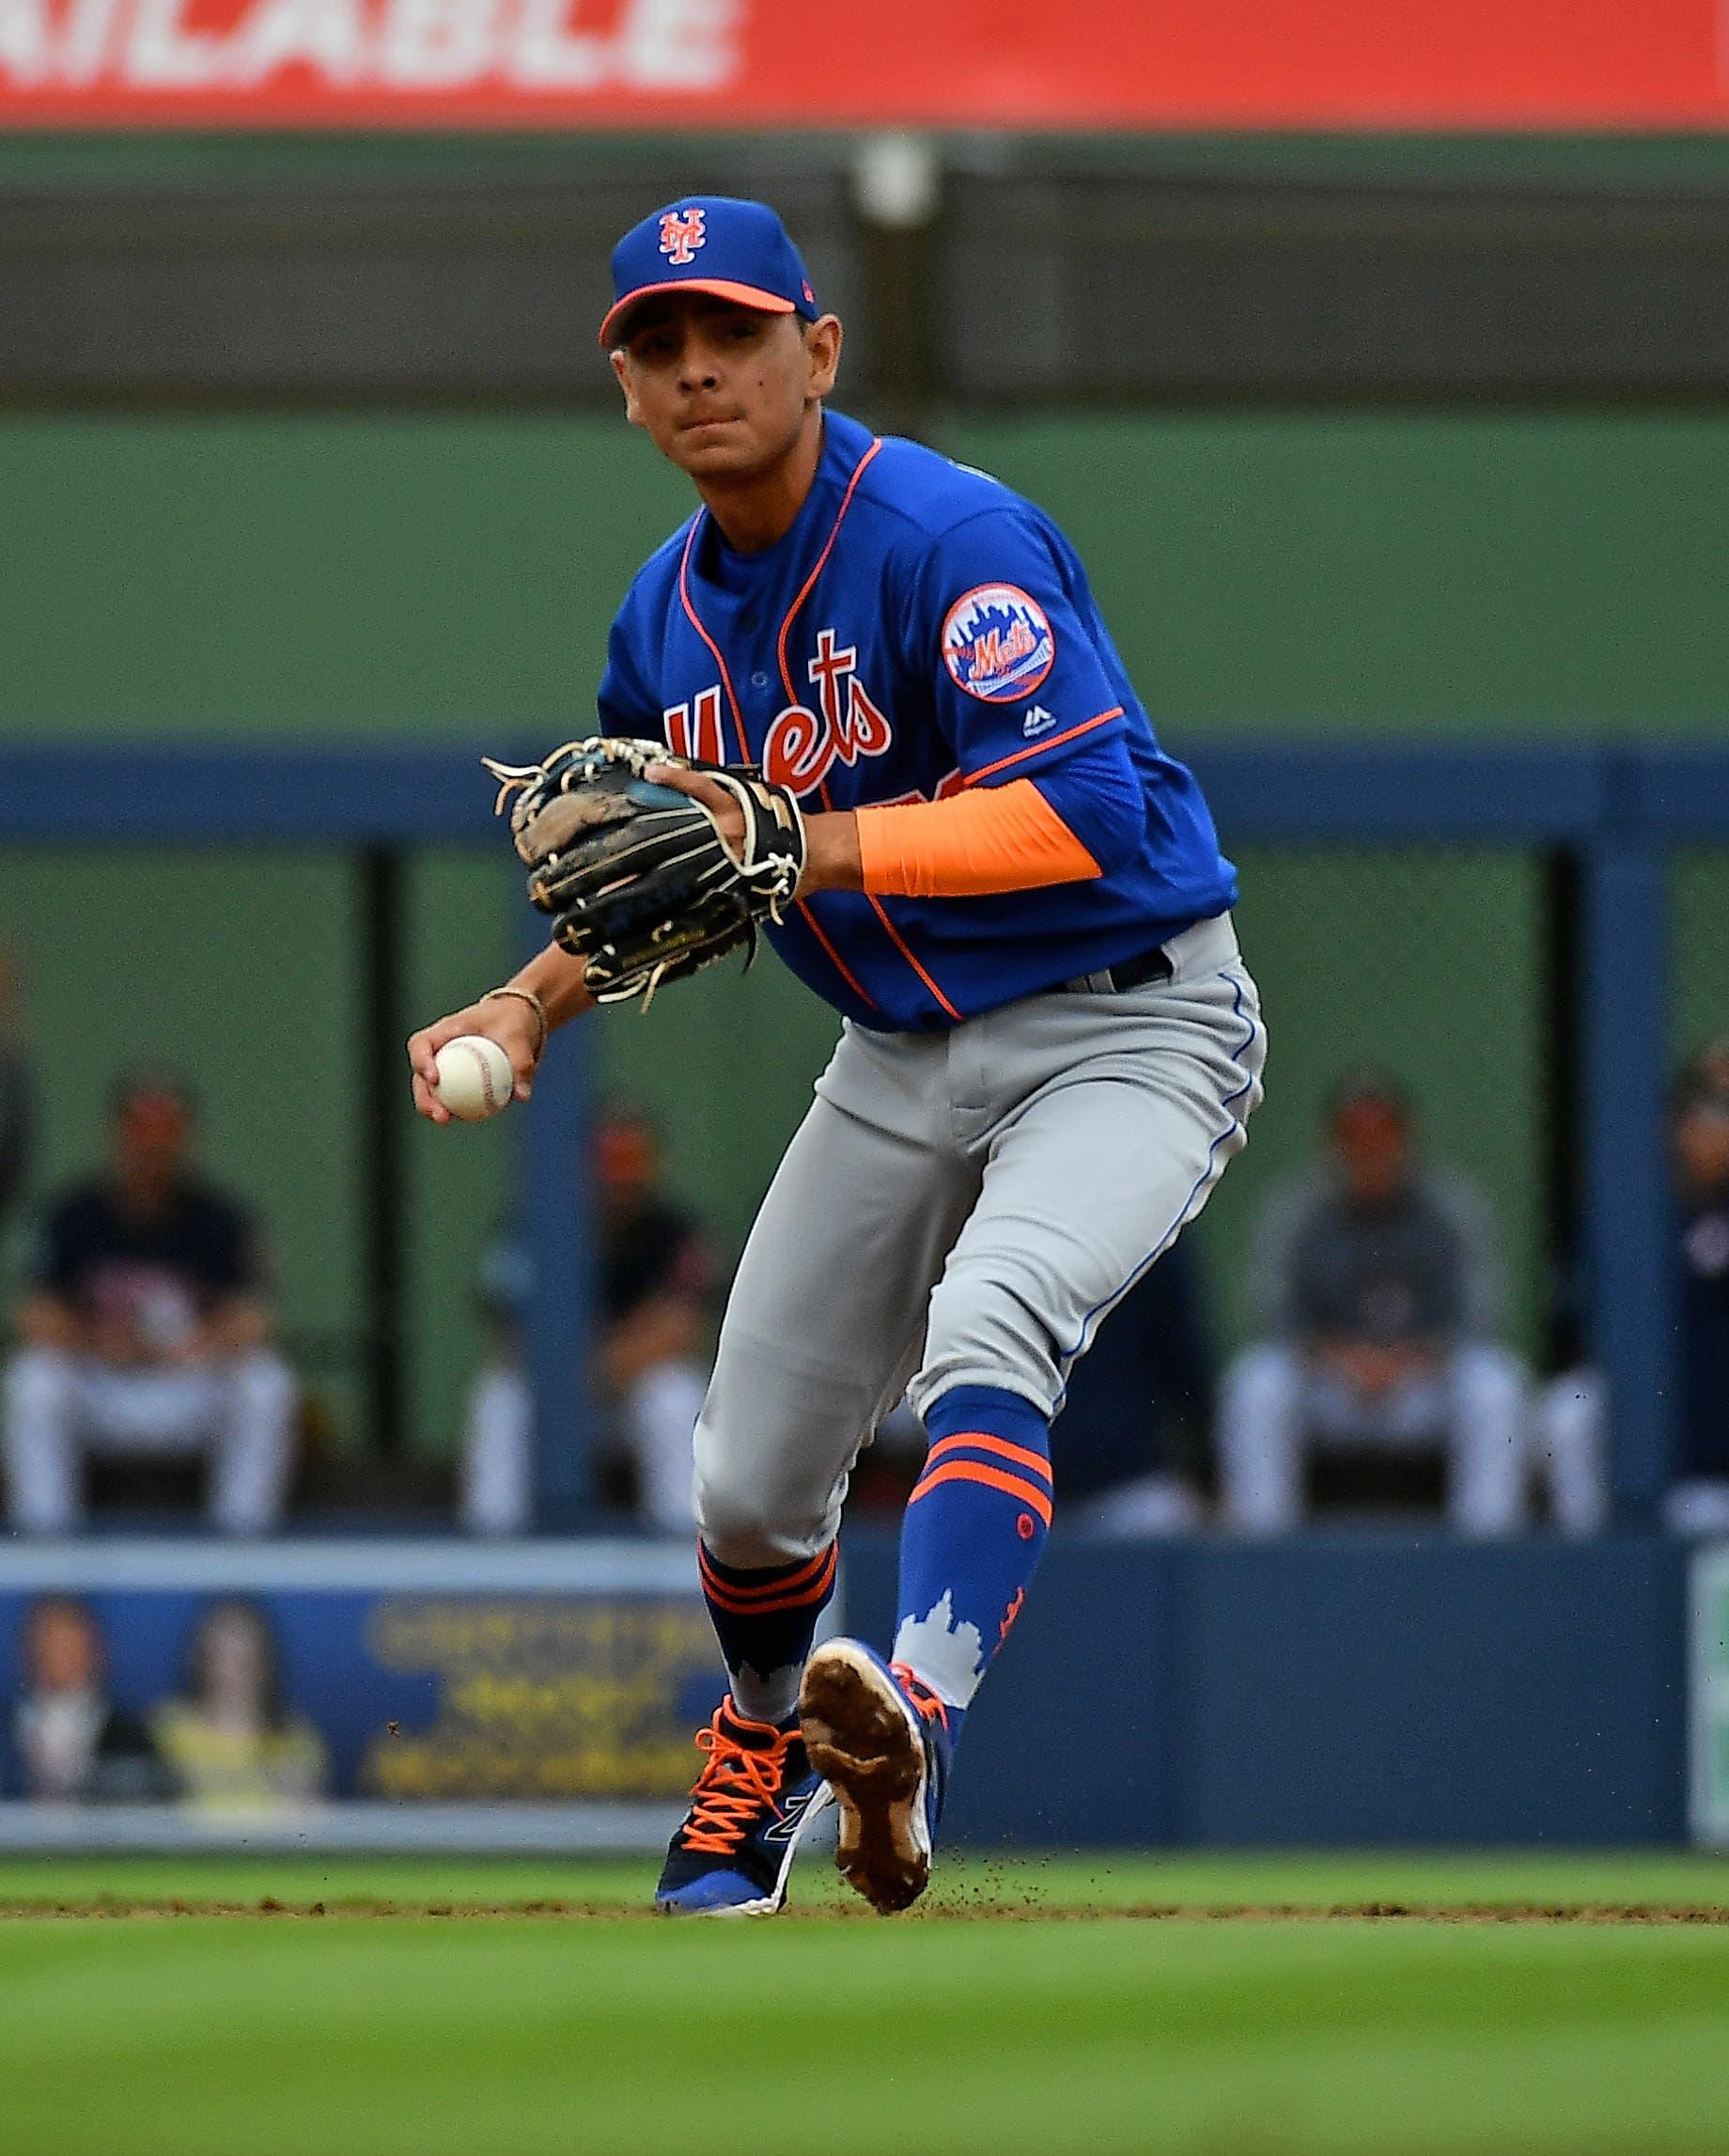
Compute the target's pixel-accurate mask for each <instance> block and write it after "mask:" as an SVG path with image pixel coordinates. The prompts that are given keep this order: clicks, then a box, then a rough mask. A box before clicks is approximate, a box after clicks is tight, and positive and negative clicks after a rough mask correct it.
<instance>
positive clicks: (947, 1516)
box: [893, 1385, 1051, 1737]
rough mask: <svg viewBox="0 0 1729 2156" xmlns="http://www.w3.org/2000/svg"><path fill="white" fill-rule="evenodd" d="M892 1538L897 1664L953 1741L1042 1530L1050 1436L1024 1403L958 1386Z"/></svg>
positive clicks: (942, 1409) (940, 1415)
mask: <svg viewBox="0 0 1729 2156" xmlns="http://www.w3.org/2000/svg"><path fill="white" fill-rule="evenodd" d="M926 1428H927V1430H928V1431H929V1433H930V1450H929V1453H928V1454H927V1457H926V1461H925V1472H924V1474H923V1475H922V1476H920V1477H919V1481H918V1485H917V1487H916V1488H915V1489H914V1491H913V1492H912V1495H911V1498H910V1499H909V1500H908V1503H907V1516H906V1520H905V1522H904V1523H903V1524H902V1527H901V1531H900V1606H899V1611H898V1615H897V1618H896V1630H895V1651H894V1657H893V1659H894V1661H895V1662H896V1664H904V1665H905V1667H906V1668H907V1669H909V1670H910V1671H911V1673H912V1675H913V1676H914V1677H915V1678H916V1679H918V1681H919V1683H920V1684H921V1685H922V1686H923V1687H924V1688H925V1689H926V1690H927V1691H929V1692H933V1693H935V1695H937V1697H938V1698H939V1699H940V1700H941V1701H942V1704H943V1707H944V1708H945V1710H946V1715H945V1719H946V1721H947V1724H948V1728H949V1734H950V1736H951V1737H958V1735H959V1733H960V1725H961V1722H962V1720H963V1719H964V1716H965V1711H966V1709H967V1707H968V1706H969V1704H970V1703H971V1701H972V1698H973V1695H974V1692H975V1691H976V1690H977V1689H978V1683H979V1679H981V1678H982V1677H983V1676H984V1674H985V1670H986V1668H987V1667H988V1666H989V1663H990V1660H991V1657H992V1656H993V1655H994V1654H995V1653H996V1651H997V1649H998V1648H1000V1647H1001V1646H1002V1644H1003V1642H1004V1641H1005V1639H1006V1638H1007V1637H1008V1633H1009V1628H1010V1626H1012V1625H1013V1623H1014V1621H1015V1619H1016V1618H1017V1617H1019V1616H1020V1606H1021V1604H1022V1602H1023V1601H1025V1600H1026V1588H1027V1582H1028V1581H1029V1580H1030V1579H1031V1578H1032V1577H1033V1571H1034V1568H1035V1567H1036V1565H1037V1563H1038V1559H1039V1555H1040V1553H1041V1552H1042V1551H1043V1549H1044V1546H1045V1538H1046V1535H1047V1533H1048V1532H1049V1530H1050V1526H1051V1426H1050V1423H1049V1421H1048V1419H1047V1418H1046V1416H1045V1415H1043V1414H1041V1413H1040V1412H1039V1410H1038V1409H1037V1408H1036V1407H1035V1406H1034V1405H1033V1403H1032V1402H1031V1401H1030V1400H1025V1399H1022V1398H1020V1396H1019V1395H1018V1394H1015V1393H1006V1392H999V1391H998V1390H997V1388H996V1387H995V1386H993V1385H957V1386H956V1387H955V1388H954V1389H953V1390H952V1391H950V1392H946V1393H944V1394H943V1395H942V1398H941V1399H939V1400H938V1401H936V1403H935V1404H934V1405H933V1406H932V1408H931V1410H930V1412H929V1414H927V1417H926Z"/></svg>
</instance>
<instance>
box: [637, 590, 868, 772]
mask: <svg viewBox="0 0 1729 2156" xmlns="http://www.w3.org/2000/svg"><path fill="white" fill-rule="evenodd" d="M858 664H859V654H858V647H857V646H856V645H851V644H848V645H842V644H840V643H839V641H838V640H837V638H836V637H835V634H834V632H833V630H832V629H819V630H818V632H817V655H816V657H815V658H814V659H813V660H812V661H811V662H810V664H809V667H808V669H807V671H808V673H809V675H810V678H811V680H812V681H813V682H814V683H815V684H816V688H817V700H818V705H819V706H820V709H819V710H818V711H812V710H811V709H810V707H809V705H807V704H788V705H787V708H786V710H785V711H782V712H780V713H779V715H778V716H777V717H776V718H775V719H774V721H773V722H772V724H771V726H770V727H769V731H768V734H767V736H766V737H765V739H764V742H763V750H762V768H763V772H764V773H765V775H766V776H768V777H769V778H771V779H772V780H773V781H774V783H775V785H776V786H785V787H790V788H791V789H792V791H793V792H794V793H809V792H810V791H811V790H812V789H814V788H816V787H818V786H820V785H821V784H822V782H823V780H824V779H825V778H826V777H827V776H828V775H829V773H830V771H831V770H832V769H833V766H834V765H835V764H836V763H846V764H852V763H856V762H857V761H858V759H859V758H861V757H878V756H881V755H883V754H884V753H885V752H886V751H887V749H888V748H889V747H890V746H891V744H892V743H893V742H894V739H895V736H894V732H893V729H892V728H891V727H890V726H889V722H888V719H887V717H886V716H885V715H884V713H883V711H882V710H881V709H880V706H879V705H878V704H877V703H876V702H874V701H873V699H872V698H871V696H870V695H869V693H868V692H867V691H866V689H865V684H864V683H863V682H862V681H861V680H859V677H858V671H857V669H858ZM661 715H662V720H663V722H664V724H665V726H666V742H667V746H668V747H669V748H671V749H672V751H673V753H674V754H675V755H676V756H688V757H697V758H701V759H702V760H704V761H705V762H708V763H720V762H721V761H722V760H723V758H722V753H721V749H722V741H721V691H720V686H719V684H718V683H716V685H715V686H714V687H713V688H710V689H703V690H701V691H699V693H698V694H697V695H696V697H695V699H694V701H693V703H684V704H672V705H669V706H668V707H667V709H666V710H665V711H663V712H662V714H661Z"/></svg>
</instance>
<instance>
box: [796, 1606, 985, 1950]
mask: <svg viewBox="0 0 1729 2156" xmlns="http://www.w3.org/2000/svg"><path fill="white" fill-rule="evenodd" d="M799 1720H800V1724H801V1726H802V1729H803V1732H804V1748H805V1750H806V1752H807V1753H808V1754H809V1756H810V1763H811V1768H812V1771H813V1773H818V1774H821V1775H822V1776H824V1778H825V1779H826V1780H827V1782H828V1784H829V1787H830V1789H832V1790H833V1794H834V1799H835V1802H836V1803H837V1804H839V1806H840V1847H839V1849H838V1851H836V1853H835V1858H834V1861H835V1863H836V1864H837V1865H838V1866H839V1867H840V1870H841V1875H842V1877H843V1878H844V1879H845V1880H846V1881H847V1883H848V1884H849V1885H850V1886H852V1887H854V1888H856V1889H857V1891H858V1892H859V1893H860V1894H862V1895H863V1896H864V1897H865V1900H866V1901H868V1902H869V1903H870V1904H871V1906H872V1907H873V1908H875V1909H880V1910H881V1911H882V1912H883V1914H885V1915H886V1914H891V1913H892V1912H893V1911H895V1910H896V1909H905V1908H907V1907H909V1906H910V1905H911V1903H912V1902H914V1901H916V1900H917V1899H918V1898H919V1896H920V1895H921V1894H923V1893H924V1891H925V1888H926V1885H927V1883H928V1881H929V1878H930V1855H931V1849H932V1847H933V1845H934V1842H935V1839H936V1830H937V1820H938V1818H939V1816H940V1815H941V1813H942V1792H943V1788H944V1785H945V1783H946V1782H947V1779H948V1758H949V1740H948V1728H947V1717H946V1715H945V1714H944V1712H943V1710H942V1703H941V1701H940V1700H938V1699H937V1697H936V1695H934V1694H933V1693H931V1692H929V1691H928V1690H927V1688H926V1687H925V1686H924V1685H922V1684H920V1683H919V1682H918V1680H917V1679H916V1678H914V1677H913V1676H912V1673H911V1670H901V1669H898V1668H891V1667H890V1665H889V1664H887V1663H886V1662H884V1661H883V1659H882V1657H881V1656H880V1655H879V1654H874V1653H873V1652H872V1651H871V1649H870V1648H867V1647H865V1645H864V1644H863V1643H862V1642H861V1641H859V1640H856V1639H832V1640H830V1641H828V1642H827V1644H826V1645H824V1646H822V1647H819V1648H817V1650H816V1652H815V1653H814V1654H813V1655H812V1656H811V1658H810V1661H809V1662H808V1663H807V1664H805V1669H804V1681H803V1683H802V1685H801V1686H800V1688H799Z"/></svg>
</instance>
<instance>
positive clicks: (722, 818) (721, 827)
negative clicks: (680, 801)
mask: <svg viewBox="0 0 1729 2156" xmlns="http://www.w3.org/2000/svg"><path fill="white" fill-rule="evenodd" d="M643 776H644V777H645V778H646V779H647V780H648V782H649V784H650V785H652V786H669V787H671V788H672V789H673V791H674V792H675V793H688V794H689V795H690V797H691V799H692V800H693V801H696V802H700V803H701V804H702V805H703V806H704V807H705V808H706V809H707V810H708V811H709V815H710V816H711V817H713V819H714V822H715V828H716V829H717V830H718V831H719V833H720V835H721V843H722V845H724V847H725V849H726V851H727V852H729V853H730V854H731V855H732V857H733V859H734V860H735V861H740V860H742V859H743V857H744V811H743V809H741V808H740V806H739V805H738V803H737V802H736V801H735V800H734V799H733V797H732V795H731V794H730V793H728V792H727V790H726V789H725V788H724V786H716V784H715V783H714V781H713V779H711V778H709V776H708V774H707V773H704V772H700V771H687V770H686V769H685V768H684V766H683V765H682V764H677V763H651V764H650V765H649V766H648V768H647V770H646V772H645V773H643Z"/></svg>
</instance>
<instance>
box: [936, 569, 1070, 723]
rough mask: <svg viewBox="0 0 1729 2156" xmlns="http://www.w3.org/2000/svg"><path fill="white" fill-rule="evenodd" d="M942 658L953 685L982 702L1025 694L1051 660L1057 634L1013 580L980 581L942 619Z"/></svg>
mask: <svg viewBox="0 0 1729 2156" xmlns="http://www.w3.org/2000/svg"><path fill="white" fill-rule="evenodd" d="M942 661H943V664H945V665H946V666H947V668H948V671H949V678H950V680H952V681H953V682H954V684H955V686H956V687H957V688H958V689H964V690H965V691H966V693H967V695H969V696H976V697H977V698H978V700H979V701H980V703H982V704H1012V703H1016V702H1018V701H1019V700H1020V698H1021V697H1022V696H1030V695H1032V694H1033V692H1034V691H1035V690H1036V688H1037V687H1038V685H1039V683H1040V682H1041V681H1042V680H1044V678H1045V676H1046V675H1047V674H1048V673H1050V671H1051V666H1052V665H1053V664H1055V661H1056V634H1055V632H1054V631H1053V630H1052V629H1051V621H1050V617H1048V616H1047V614H1046V613H1045V610H1044V608H1043V607H1042V606H1041V605H1040V604H1039V603H1038V601H1037V600H1036V599H1034V598H1032V597H1030V596H1029V594H1028V593H1026V592H1024V591H1022V590H1021V588H1020V586H1019V585H1018V584H980V585H976V586H974V588H973V589H972V590H971V591H969V592H968V593H967V594H966V596H965V597H964V598H961V599H958V600H956V601H955V603H954V605H953V606H951V607H950V608H949V610H948V618H947V620H946V621H944V622H943V624H942Z"/></svg>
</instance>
